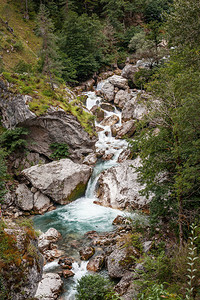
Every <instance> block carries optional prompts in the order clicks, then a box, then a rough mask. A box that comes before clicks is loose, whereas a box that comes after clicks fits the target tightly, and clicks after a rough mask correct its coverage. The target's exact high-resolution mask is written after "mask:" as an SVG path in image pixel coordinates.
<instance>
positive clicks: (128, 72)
mask: <svg viewBox="0 0 200 300" xmlns="http://www.w3.org/2000/svg"><path fill="white" fill-rule="evenodd" d="M138 71H139V69H138V68H137V67H136V66H134V65H131V64H127V65H126V66H125V67H124V68H123V70H122V73H121V76H122V77H124V78H126V79H131V80H132V81H133V80H134V74H135V73H136V72H138Z"/></svg>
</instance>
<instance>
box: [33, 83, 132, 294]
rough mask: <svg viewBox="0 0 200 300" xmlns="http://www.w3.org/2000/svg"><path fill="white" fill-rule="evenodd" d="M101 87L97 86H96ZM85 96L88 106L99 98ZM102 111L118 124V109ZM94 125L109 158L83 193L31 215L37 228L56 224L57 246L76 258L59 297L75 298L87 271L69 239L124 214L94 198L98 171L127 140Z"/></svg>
mask: <svg viewBox="0 0 200 300" xmlns="http://www.w3.org/2000/svg"><path fill="white" fill-rule="evenodd" d="M100 87H101V86H98V87H97V88H100ZM87 97H88V98H87V102H86V107H87V109H88V110H90V109H91V108H92V107H93V106H94V105H99V104H100V103H101V101H102V99H101V98H100V97H98V96H96V94H95V92H88V93H87ZM104 113H105V117H107V116H112V115H117V116H118V117H119V122H118V124H119V125H120V124H121V113H120V111H118V110H117V109H116V108H115V110H114V112H108V111H106V110H104ZM95 125H97V126H98V127H101V129H102V131H100V132H99V133H98V141H97V143H96V149H97V151H98V150H103V151H105V154H113V157H112V159H110V160H108V161H98V162H97V164H96V165H95V167H94V170H93V174H92V176H91V178H90V180H89V182H88V186H87V190H86V193H85V197H81V198H79V199H77V200H75V201H73V202H72V203H70V204H68V205H65V206H63V207H59V208H58V209H56V210H54V211H51V212H48V213H46V214H44V215H42V216H36V217H35V218H34V224H35V228H36V229H40V230H42V231H43V232H45V231H46V230H48V229H49V228H50V227H54V228H56V229H57V230H58V231H59V232H60V233H61V234H62V240H61V242H60V243H61V244H60V245H59V249H61V250H64V251H65V253H66V256H73V257H74V258H75V260H76V261H75V262H74V263H73V265H72V271H73V272H74V273H75V276H73V277H71V278H69V279H67V280H66V284H65V292H64V294H63V295H62V297H63V298H62V299H66V300H74V299H75V286H76V283H77V281H78V280H79V279H80V278H81V277H82V276H83V275H85V274H86V273H87V268H86V266H87V262H85V261H80V259H79V255H78V253H77V250H75V249H72V248H71V247H70V241H74V240H78V239H81V238H82V237H83V235H84V234H85V233H86V232H88V231H91V230H96V231H97V232H106V231H110V230H112V229H113V225H112V221H113V220H114V218H115V217H116V216H117V215H120V214H121V215H123V212H121V211H119V210H116V209H111V208H108V207H102V206H99V205H96V204H94V203H93V202H94V201H95V200H96V196H95V185H96V182H97V180H98V177H99V175H100V173H101V172H102V171H103V170H106V169H108V168H111V167H112V166H114V165H116V164H117V160H118V157H119V155H120V153H121V152H122V151H123V150H124V149H126V148H127V142H126V141H125V140H118V139H116V138H114V137H113V136H112V133H111V128H110V126H103V125H101V124H99V123H98V122H96V124H95ZM58 267H59V265H58V261H53V262H51V263H47V264H46V265H45V267H44V272H52V271H56V269H57V268H58Z"/></svg>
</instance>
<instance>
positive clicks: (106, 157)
mask: <svg viewBox="0 0 200 300" xmlns="http://www.w3.org/2000/svg"><path fill="white" fill-rule="evenodd" d="M113 156H114V153H105V154H104V155H103V156H102V159H103V160H111V159H112V158H113Z"/></svg>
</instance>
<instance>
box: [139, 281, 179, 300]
mask: <svg viewBox="0 0 200 300" xmlns="http://www.w3.org/2000/svg"><path fill="white" fill-rule="evenodd" d="M162 299H170V300H182V299H181V298H180V296H178V295H177V294H170V293H169V292H167V291H166V290H165V289H164V285H163V284H153V285H152V286H151V287H150V288H148V289H147V290H146V291H145V293H143V294H142V295H141V296H140V297H139V300H162Z"/></svg>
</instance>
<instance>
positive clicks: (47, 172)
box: [22, 159, 92, 204]
mask: <svg viewBox="0 0 200 300" xmlns="http://www.w3.org/2000/svg"><path fill="white" fill-rule="evenodd" d="M91 172H92V169H91V168H90V167H89V166H86V165H80V164H75V163H74V162H72V161H71V160H70V159H61V160H59V161H54V162H51V163H49V164H45V165H42V166H40V165H36V166H33V167H31V168H29V169H25V170H23V171H22V175H23V176H24V177H25V178H26V179H28V181H29V182H30V183H31V184H32V185H33V186H34V187H35V188H37V189H38V190H39V191H40V192H42V193H43V194H44V195H46V196H48V197H50V198H52V199H53V200H54V201H55V202H57V203H59V204H66V203H67V202H68V201H70V200H74V199H75V198H76V196H79V195H83V194H84V191H85V188H86V184H87V182H88V180H89V178H90V175H91Z"/></svg>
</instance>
